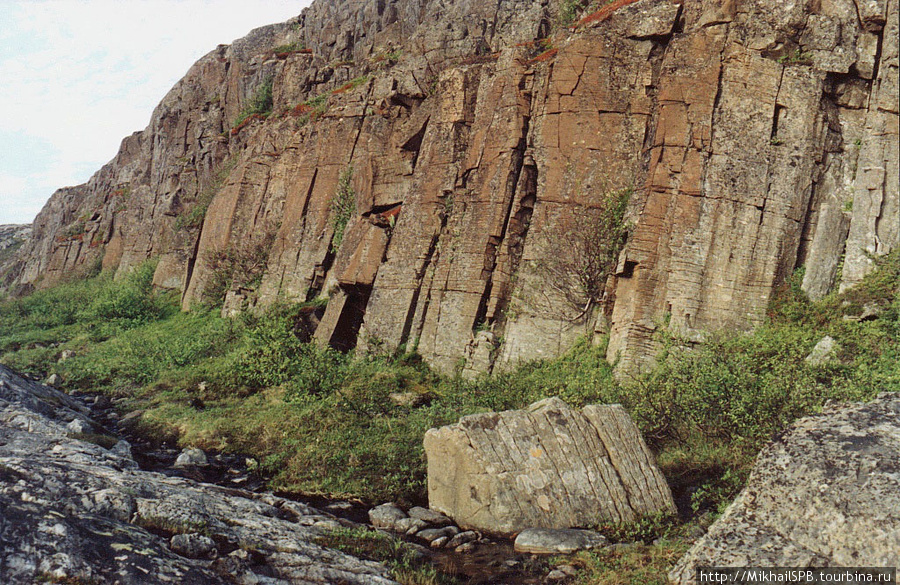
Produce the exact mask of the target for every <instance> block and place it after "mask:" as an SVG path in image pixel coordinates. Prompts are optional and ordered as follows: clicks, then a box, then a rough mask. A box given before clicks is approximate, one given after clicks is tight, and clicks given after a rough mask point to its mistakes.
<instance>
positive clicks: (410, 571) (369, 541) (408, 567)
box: [316, 528, 456, 585]
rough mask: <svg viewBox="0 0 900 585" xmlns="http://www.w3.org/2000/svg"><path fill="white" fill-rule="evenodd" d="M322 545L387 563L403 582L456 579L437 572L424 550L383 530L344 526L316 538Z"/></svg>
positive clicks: (433, 584)
mask: <svg viewBox="0 0 900 585" xmlns="http://www.w3.org/2000/svg"><path fill="white" fill-rule="evenodd" d="M316 542H317V543H318V544H321V545H322V546H327V547H329V548H334V549H337V550H340V551H343V552H345V553H348V554H351V555H353V556H355V557H358V558H362V559H367V560H370V561H379V562H383V563H385V564H386V565H387V566H388V567H390V569H391V577H392V578H393V579H394V580H396V581H397V582H398V583H400V584H401V585H452V584H454V583H456V581H455V580H454V579H450V578H448V577H445V576H443V575H441V574H439V573H438V572H437V570H436V569H435V568H434V566H432V565H431V564H430V563H429V562H428V561H427V560H426V559H424V558H423V557H422V555H421V553H418V552H417V551H415V550H414V549H412V547H410V546H409V545H408V544H406V543H405V542H403V541H402V540H399V539H397V538H394V537H392V536H389V535H387V534H385V533H383V532H377V531H374V530H369V529H368V528H341V529H339V530H334V531H331V532H329V533H327V534H325V535H324V536H320V537H318V538H317V539H316Z"/></svg>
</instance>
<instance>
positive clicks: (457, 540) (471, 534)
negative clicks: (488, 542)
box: [447, 530, 478, 548]
mask: <svg viewBox="0 0 900 585" xmlns="http://www.w3.org/2000/svg"><path fill="white" fill-rule="evenodd" d="M473 540H478V533H477V532H475V531H474V530H466V531H465V532H460V533H459V534H457V535H456V536H454V537H453V538H451V539H450V542H448V543H447V548H456V547H458V546H460V545H463V544H465V543H467V542H472V541H473Z"/></svg>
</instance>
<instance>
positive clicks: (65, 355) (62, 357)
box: [56, 349, 75, 364]
mask: <svg viewBox="0 0 900 585" xmlns="http://www.w3.org/2000/svg"><path fill="white" fill-rule="evenodd" d="M73 357H75V352H74V351H72V350H71V349H64V350H62V353H61V354H59V359H58V360H57V362H56V363H58V364H61V363H63V362H64V361H66V360H68V359H72V358H73Z"/></svg>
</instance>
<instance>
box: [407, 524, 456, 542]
mask: <svg viewBox="0 0 900 585" xmlns="http://www.w3.org/2000/svg"><path fill="white" fill-rule="evenodd" d="M458 533H459V528H457V527H456V526H444V527H443V528H426V529H425V530H420V531H419V532H417V533H416V536H418V537H419V538H421V539H422V540H426V541H428V542H432V541H433V540H435V539H437V538H441V537H442V536H446V537H447V540H449V539H450V538H452V537H454V536H456V535H457V534H458Z"/></svg>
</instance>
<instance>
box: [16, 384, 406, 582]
mask: <svg viewBox="0 0 900 585" xmlns="http://www.w3.org/2000/svg"><path fill="white" fill-rule="evenodd" d="M72 420H81V421H84V422H85V423H86V424H88V425H91V426H94V427H95V428H96V424H95V423H94V422H93V421H90V420H88V419H87V411H86V410H85V408H84V407H83V406H80V405H79V404H78V403H77V402H76V401H74V400H72V399H71V398H70V397H68V396H66V395H65V394H62V393H60V392H58V391H56V390H53V389H52V388H49V387H47V386H43V385H41V384H37V383H35V382H31V381H28V380H24V379H22V378H20V377H19V376H17V375H15V374H14V373H13V372H11V371H10V370H8V369H7V368H5V367H3V366H0V581H2V582H3V583H10V584H25V583H34V582H44V581H47V582H66V583H69V582H71V583H98V584H100V583H119V584H133V585H139V584H140V585H147V584H150V583H178V584H181V583H190V584H192V585H194V584H204V583H210V584H212V583H247V584H250V583H253V584H256V583H269V584H272V585H275V584H285V585H286V584H288V583H292V584H315V583H319V584H333V583H348V584H359V585H373V584H375V585H378V584H383V585H389V584H392V583H394V581H393V580H392V579H390V578H389V576H388V570H387V569H386V568H385V567H384V566H383V565H381V564H378V563H374V562H370V561H363V560H359V559H356V558H354V557H351V556H349V555H346V554H344V553H341V552H338V551H335V550H330V549H327V548H324V547H322V546H319V545H317V544H315V542H314V540H315V538H316V537H317V536H319V535H321V534H322V533H323V531H325V530H328V529H333V528H334V527H336V526H340V524H338V521H337V520H335V519H334V518H333V517H330V516H328V515H327V514H324V513H322V512H319V511H317V510H315V509H313V508H310V507H308V506H305V505H303V504H300V503H297V502H292V501H289V500H284V499H282V498H278V497H274V496H271V495H259V494H254V493H250V492H245V491H242V490H235V489H226V488H219V487H216V486H214V485H210V484H202V483H197V482H194V481H190V480H186V479H181V478H176V477H166V476H164V475H161V474H158V473H151V472H146V471H141V470H139V469H137V464H136V463H135V462H134V460H133V459H132V457H131V453H130V447H129V445H128V443H126V442H124V441H120V442H118V443H116V444H114V445H110V443H106V442H105V441H104V437H102V436H98V435H85V434H74V433H72V432H70V431H69V430H68V429H67V424H68V423H70V422H71V421H72ZM105 439H109V437H105ZM114 442H115V441H112V443H114ZM96 443H103V444H106V445H107V446H108V447H109V448H106V447H103V446H100V445H98V444H96Z"/></svg>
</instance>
